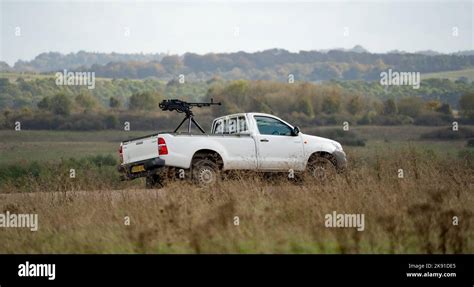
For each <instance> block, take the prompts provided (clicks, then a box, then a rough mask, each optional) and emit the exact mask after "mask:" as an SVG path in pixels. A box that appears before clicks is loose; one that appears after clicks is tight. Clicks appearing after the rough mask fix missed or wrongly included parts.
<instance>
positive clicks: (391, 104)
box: [383, 99, 398, 115]
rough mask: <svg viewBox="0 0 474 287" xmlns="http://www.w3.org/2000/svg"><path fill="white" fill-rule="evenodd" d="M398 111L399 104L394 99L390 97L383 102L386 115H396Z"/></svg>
mask: <svg viewBox="0 0 474 287" xmlns="http://www.w3.org/2000/svg"><path fill="white" fill-rule="evenodd" d="M397 112H398V109H397V104H396V103H395V101H394V100H393V99H388V100H386V101H385V102H384V103H383V113H384V114H385V115H395V114H397Z"/></svg>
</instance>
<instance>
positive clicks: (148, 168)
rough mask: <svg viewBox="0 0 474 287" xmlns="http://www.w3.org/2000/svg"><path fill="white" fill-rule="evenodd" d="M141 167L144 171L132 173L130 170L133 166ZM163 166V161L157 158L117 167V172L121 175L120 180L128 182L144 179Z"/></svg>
mask: <svg viewBox="0 0 474 287" xmlns="http://www.w3.org/2000/svg"><path fill="white" fill-rule="evenodd" d="M139 165H143V167H144V169H145V171H142V172H136V173H132V168H133V167H134V166H139ZM164 166H165V160H164V159H162V158H159V157H156V158H153V159H147V160H142V161H137V162H134V163H130V164H124V165H119V166H118V167H117V170H118V171H119V172H120V173H122V175H121V179H122V180H130V179H135V178H139V177H145V176H148V175H150V174H151V173H156V171H157V170H158V169H160V168H163V167H164Z"/></svg>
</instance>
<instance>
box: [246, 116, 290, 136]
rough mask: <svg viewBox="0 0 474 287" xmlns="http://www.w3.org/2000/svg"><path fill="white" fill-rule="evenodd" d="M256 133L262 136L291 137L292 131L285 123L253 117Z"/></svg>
mask: <svg viewBox="0 0 474 287" xmlns="http://www.w3.org/2000/svg"><path fill="white" fill-rule="evenodd" d="M255 120H256V121H257V127H258V131H259V132H260V134H262V135H277V136H291V135H292V130H291V128H290V127H289V126H288V125H286V124H285V123H283V122H281V121H279V120H277V119H274V118H269V117H262V116H255Z"/></svg>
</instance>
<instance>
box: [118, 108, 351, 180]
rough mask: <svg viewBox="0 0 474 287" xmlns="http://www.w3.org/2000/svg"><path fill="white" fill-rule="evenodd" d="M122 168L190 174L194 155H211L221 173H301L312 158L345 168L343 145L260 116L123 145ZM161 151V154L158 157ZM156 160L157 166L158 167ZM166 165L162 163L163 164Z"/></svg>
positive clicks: (225, 119)
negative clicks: (216, 158) (324, 156)
mask: <svg viewBox="0 0 474 287" xmlns="http://www.w3.org/2000/svg"><path fill="white" fill-rule="evenodd" d="M120 150H121V156H122V158H123V162H122V168H125V169H127V168H128V169H129V170H130V167H133V165H135V164H139V165H141V164H144V163H145V168H139V169H137V170H138V171H143V170H148V169H151V168H152V167H153V166H154V164H151V165H150V164H149V166H150V167H149V168H147V167H146V163H147V161H150V160H152V159H155V163H157V165H158V167H162V166H163V165H164V166H166V167H174V168H182V169H189V168H191V167H192V162H193V158H194V156H195V155H196V154H198V153H215V154H217V155H218V156H219V157H220V159H221V161H222V166H221V169H222V170H255V171H263V172H266V171H284V172H287V171H288V170H294V171H303V170H305V168H306V165H307V163H308V160H309V158H310V157H311V156H312V155H313V154H315V153H321V154H328V155H331V156H332V157H333V158H334V164H335V166H336V167H337V168H338V169H342V168H344V167H345V165H346V155H345V153H344V151H343V149H342V146H341V145H340V144H339V143H338V142H336V141H334V140H330V139H326V138H322V137H317V136H311V135H306V134H303V133H301V132H298V131H297V130H295V128H294V127H293V126H292V125H290V124H289V123H287V122H285V121H284V120H282V119H280V118H278V117H275V116H273V115H269V114H263V113H240V114H233V115H228V116H224V117H220V118H217V119H215V120H214V121H213V124H212V131H211V133H210V134H188V133H186V134H181V133H159V134H155V135H151V136H147V137H142V138H138V139H133V140H129V141H124V142H122V143H121V149H120ZM159 150H160V151H161V152H159ZM156 160H159V163H158V162H156ZM163 161H164V162H163Z"/></svg>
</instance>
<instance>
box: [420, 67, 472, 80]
mask: <svg viewBox="0 0 474 287" xmlns="http://www.w3.org/2000/svg"><path fill="white" fill-rule="evenodd" d="M461 77H466V78H467V79H468V80H469V81H474V69H465V70H459V71H444V72H438V73H427V74H421V79H422V80H425V79H449V80H451V81H456V80H458V79H459V78H461Z"/></svg>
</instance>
